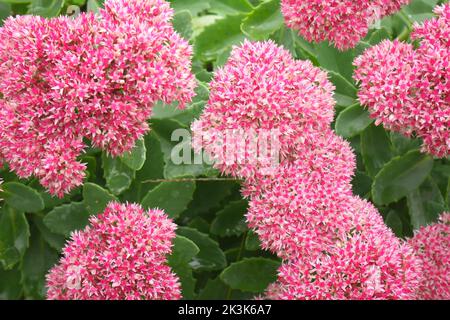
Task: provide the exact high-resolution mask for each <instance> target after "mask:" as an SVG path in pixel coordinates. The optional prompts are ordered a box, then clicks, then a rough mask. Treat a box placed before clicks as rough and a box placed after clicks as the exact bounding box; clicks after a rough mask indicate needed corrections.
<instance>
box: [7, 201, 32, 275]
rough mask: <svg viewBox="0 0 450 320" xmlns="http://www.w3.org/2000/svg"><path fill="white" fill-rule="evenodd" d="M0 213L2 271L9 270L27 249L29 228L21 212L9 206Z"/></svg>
mask: <svg viewBox="0 0 450 320" xmlns="http://www.w3.org/2000/svg"><path fill="white" fill-rule="evenodd" d="M2 211H3V212H2ZM0 212H1V216H0V263H1V264H2V265H3V268H4V269H11V268H12V267H14V265H15V264H16V263H17V262H19V261H20V260H21V259H22V257H23V255H24V253H25V250H26V249H27V248H28V244H29V237H30V227H29V226H28V222H27V219H26V218H25V215H24V214H23V213H22V212H19V211H16V210H14V209H13V208H11V207H9V206H4V207H3V210H1V211H0Z"/></svg>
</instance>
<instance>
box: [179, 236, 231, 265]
mask: <svg viewBox="0 0 450 320" xmlns="http://www.w3.org/2000/svg"><path fill="white" fill-rule="evenodd" d="M177 234H178V235H181V236H183V237H186V238H188V239H190V240H191V241H193V242H194V243H195V244H196V245H197V247H198V248H199V249H200V252H199V253H198V254H197V256H196V257H194V259H193V260H192V262H191V267H192V268H193V269H194V270H197V271H212V270H221V269H223V268H224V267H225V266H226V264H227V261H226V259H225V254H224V253H223V251H222V250H221V249H220V247H219V244H218V243H217V242H216V241H214V240H212V239H211V238H210V237H209V236H208V235H207V234H204V233H201V232H199V231H197V230H195V229H192V228H187V227H179V228H178V232H177Z"/></svg>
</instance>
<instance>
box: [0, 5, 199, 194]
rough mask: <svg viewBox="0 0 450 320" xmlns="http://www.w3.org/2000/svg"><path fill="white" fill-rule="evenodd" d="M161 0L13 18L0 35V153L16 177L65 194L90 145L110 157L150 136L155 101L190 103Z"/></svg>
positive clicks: (182, 45)
mask: <svg viewBox="0 0 450 320" xmlns="http://www.w3.org/2000/svg"><path fill="white" fill-rule="evenodd" d="M172 15H173V12H172V10H171V8H170V6H169V4H168V2H166V1H164V0H138V1H124V0H107V1H106V2H105V9H102V10H100V13H99V15H93V14H81V15H80V16H79V17H77V18H76V19H71V18H68V17H59V18H54V19H44V18H41V17H34V16H19V17H16V18H9V19H8V20H7V21H6V22H5V24H4V26H3V27H2V28H0V93H1V99H0V149H1V150H2V154H3V157H4V160H5V161H6V162H8V164H9V166H10V168H11V169H12V170H14V171H15V172H16V173H17V174H18V175H19V176H20V177H22V178H26V177H29V176H32V175H34V176H36V177H37V178H39V180H40V181H41V183H42V184H43V185H44V186H45V187H46V188H47V189H48V190H49V191H50V193H52V194H55V195H58V196H63V195H64V194H65V193H67V192H69V191H70V190H71V189H73V188H74V187H76V186H79V185H80V184H81V183H82V180H83V178H84V176H85V173H84V170H85V165H84V164H82V163H81V162H80V161H79V160H78V156H79V155H80V154H82V153H83V150H84V148H85V146H86V143H85V140H86V139H88V140H90V142H91V144H92V145H93V146H94V147H98V148H101V149H103V150H105V151H107V152H108V153H109V154H111V155H113V156H117V155H120V154H122V153H124V152H126V151H129V150H130V149H131V148H132V147H133V146H134V144H135V141H136V140H137V139H138V138H140V137H142V136H143V135H144V134H145V133H146V132H147V131H148V130H149V127H148V124H147V119H148V118H149V117H150V116H151V113H152V107H153V105H154V103H155V102H157V101H158V100H162V101H164V102H166V103H171V102H174V101H179V102H180V107H183V106H184V104H185V103H186V102H188V101H190V100H191V98H192V96H193V95H194V90H193V89H194V87H195V79H194V77H193V75H192V74H191V72H190V66H191V64H190V57H191V51H192V50H191V47H190V45H189V44H188V43H187V42H186V41H185V40H183V39H181V37H180V36H179V35H178V34H177V33H176V32H175V31H174V29H173V27H172V25H171V21H170V20H171V18H172Z"/></svg>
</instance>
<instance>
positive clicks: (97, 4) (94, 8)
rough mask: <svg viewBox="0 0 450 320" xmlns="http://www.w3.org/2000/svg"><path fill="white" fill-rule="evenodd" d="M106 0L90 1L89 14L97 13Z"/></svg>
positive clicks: (88, 5) (88, 3)
mask: <svg viewBox="0 0 450 320" xmlns="http://www.w3.org/2000/svg"><path fill="white" fill-rule="evenodd" d="M103 1H104V0H88V1H87V8H86V9H87V12H94V13H97V12H98V11H99V10H100V8H101V7H102V4H103Z"/></svg>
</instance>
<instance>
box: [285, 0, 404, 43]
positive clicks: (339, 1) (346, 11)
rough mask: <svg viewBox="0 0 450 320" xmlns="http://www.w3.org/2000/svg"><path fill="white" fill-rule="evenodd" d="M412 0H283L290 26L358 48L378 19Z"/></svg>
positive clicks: (308, 37)
mask: <svg viewBox="0 0 450 320" xmlns="http://www.w3.org/2000/svg"><path fill="white" fill-rule="evenodd" d="M410 1H411V0H282V2H281V11H282V12H283V15H284V17H285V21H286V25H287V26H288V27H289V28H292V29H294V30H298V31H299V33H300V35H301V36H302V37H304V38H305V39H306V40H308V41H310V42H322V41H324V40H328V41H329V42H331V43H333V44H334V45H335V46H336V47H337V48H338V49H340V50H346V49H350V48H353V47H355V46H356V45H357V44H358V42H359V41H360V40H361V39H362V38H364V37H365V36H366V35H367V32H368V31H369V27H370V26H371V25H372V24H373V23H374V22H376V21H378V20H381V19H382V18H384V17H386V16H388V15H391V14H393V13H395V12H396V11H398V10H400V8H401V6H403V5H406V4H408V3H409V2H410Z"/></svg>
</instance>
